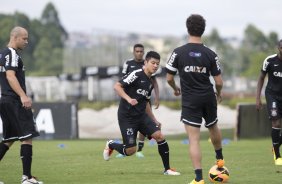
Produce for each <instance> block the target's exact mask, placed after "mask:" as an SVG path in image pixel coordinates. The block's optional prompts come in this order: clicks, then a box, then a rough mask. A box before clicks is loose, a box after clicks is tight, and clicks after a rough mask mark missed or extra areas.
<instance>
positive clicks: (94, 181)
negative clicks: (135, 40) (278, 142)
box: [0, 135, 282, 184]
mask: <svg viewBox="0 0 282 184" xmlns="http://www.w3.org/2000/svg"><path fill="white" fill-rule="evenodd" d="M185 138H186V137H185V135H180V136H177V137H167V141H168V143H169V146H170V155H171V159H170V160H171V166H172V167H175V168H177V170H178V171H180V172H181V176H164V175H162V172H163V167H162V163H161V160H160V157H159V155H158V151H157V145H156V144H154V142H149V141H146V143H145V148H144V154H145V156H146V157H145V158H143V159H138V158H136V157H135V155H134V156H131V157H127V158H115V155H116V154H117V153H116V152H114V154H113V156H112V158H111V160H110V161H104V160H103V157H102V151H103V148H104V146H105V142H106V140H72V141H66V140H56V141H39V140H37V141H34V148H35V149H34V157H33V175H35V176H37V177H39V179H40V180H42V181H44V184H132V183H134V184H144V183H154V184H175V183H176V184H187V183H188V181H190V180H192V179H193V177H194V173H193V169H192V166H191V162H190V159H189V158H188V150H187V149H188V147H187V141H183V140H184V139H185ZM270 143H271V140H270V138H269V139H256V140H240V141H237V142H234V141H232V140H230V141H229V140H227V139H225V142H224V147H223V148H224V156H225V160H226V166H227V167H228V169H229V171H230V174H231V177H230V181H229V183H231V184H246V183H255V184H265V183H271V184H276V183H280V182H281V178H282V167H277V166H274V164H273V159H272V154H271V145H270ZM201 145H202V149H203V156H204V158H203V172H204V177H205V178H204V179H205V181H206V183H209V181H208V178H207V173H208V170H209V168H210V167H211V166H212V165H213V164H214V152H213V149H212V145H211V143H210V142H208V141H207V139H206V138H205V135H204V136H203V139H202V142H201ZM21 170H22V169H21V161H20V158H19V143H16V144H15V145H14V146H13V147H12V148H11V149H10V150H9V152H8V153H7V154H6V156H5V158H4V159H3V160H2V162H1V163H0V181H4V182H5V184H16V183H20V177H21ZM279 172H280V173H279Z"/></svg>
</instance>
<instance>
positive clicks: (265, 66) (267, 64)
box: [261, 58, 269, 73]
mask: <svg viewBox="0 0 282 184" xmlns="http://www.w3.org/2000/svg"><path fill="white" fill-rule="evenodd" d="M268 68H269V61H268V58H266V59H265V60H264V61H263V64H262V68H261V71H262V72H263V73H267V72H268Z"/></svg>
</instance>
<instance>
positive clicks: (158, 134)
mask: <svg viewBox="0 0 282 184" xmlns="http://www.w3.org/2000/svg"><path fill="white" fill-rule="evenodd" d="M152 137H153V138H154V139H155V140H156V141H157V142H159V141H162V140H164V135H163V134H162V132H161V131H156V132H155V133H153V134H152Z"/></svg>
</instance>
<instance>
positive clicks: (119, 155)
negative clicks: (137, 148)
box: [116, 153, 125, 158]
mask: <svg viewBox="0 0 282 184" xmlns="http://www.w3.org/2000/svg"><path fill="white" fill-rule="evenodd" d="M124 157H125V155H123V154H120V153H119V154H117V155H116V158H124Z"/></svg>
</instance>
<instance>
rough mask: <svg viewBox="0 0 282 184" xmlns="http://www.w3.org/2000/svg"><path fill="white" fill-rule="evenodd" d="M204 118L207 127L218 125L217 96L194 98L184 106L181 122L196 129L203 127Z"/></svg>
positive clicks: (190, 98)
mask: <svg viewBox="0 0 282 184" xmlns="http://www.w3.org/2000/svg"><path fill="white" fill-rule="evenodd" d="M203 118H204V120H205V127H207V128H209V127H211V126H213V125H214V124H216V123H217V101H216V97H215V95H210V96H207V97H198V96H193V97H189V100H187V101H186V102H185V106H182V112H181V121H182V122H183V123H184V124H187V125H191V126H194V127H199V128H200V127H201V124H202V121H203Z"/></svg>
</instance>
